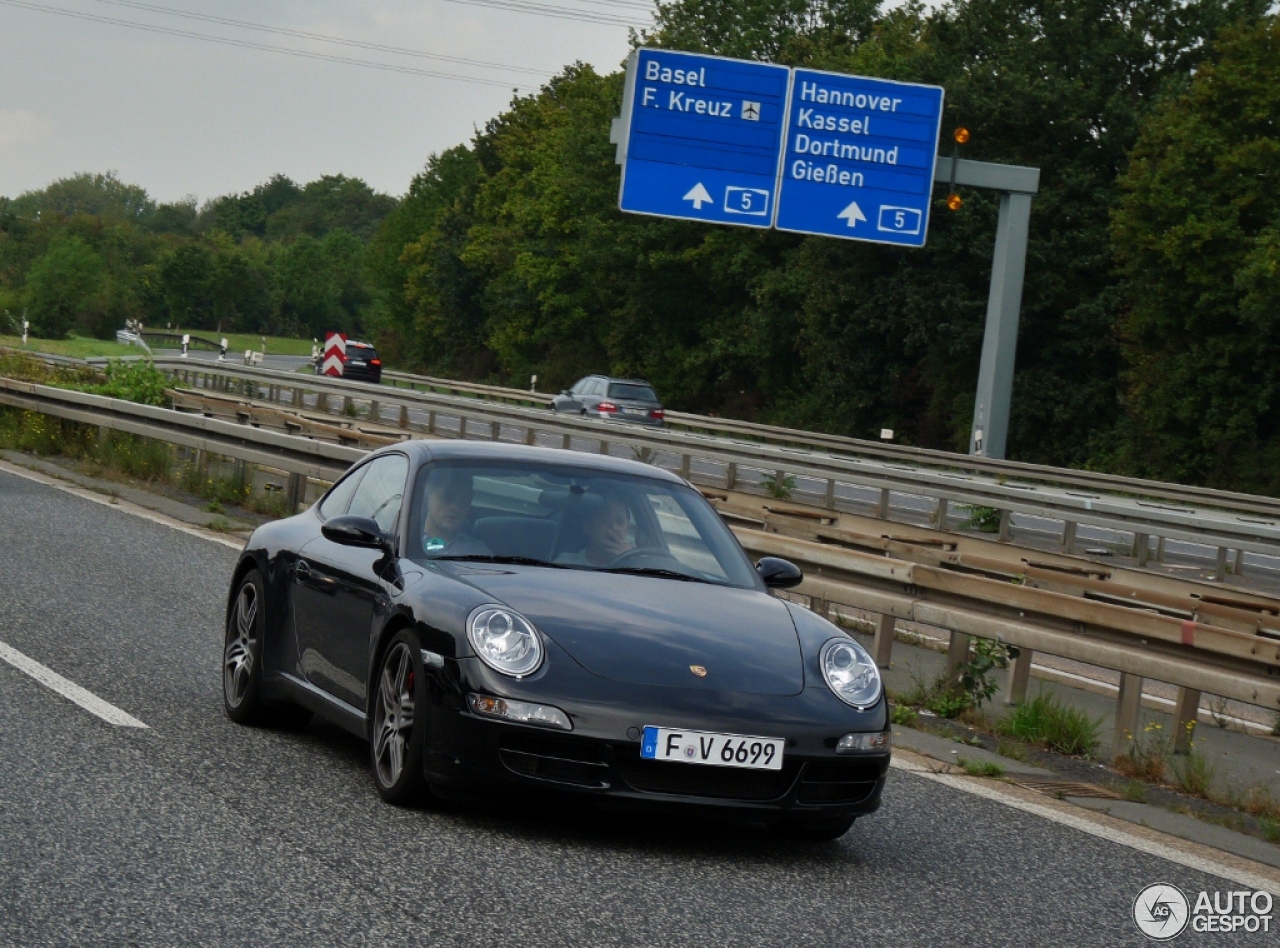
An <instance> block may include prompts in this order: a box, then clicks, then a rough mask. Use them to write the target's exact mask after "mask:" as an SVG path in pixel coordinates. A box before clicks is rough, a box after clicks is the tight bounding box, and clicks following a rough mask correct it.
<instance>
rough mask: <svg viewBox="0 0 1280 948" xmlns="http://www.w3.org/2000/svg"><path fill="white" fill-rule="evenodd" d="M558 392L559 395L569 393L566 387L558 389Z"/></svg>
mask: <svg viewBox="0 0 1280 948" xmlns="http://www.w3.org/2000/svg"><path fill="white" fill-rule="evenodd" d="M560 394H561V395H568V394H569V390H568V389H567V388H562V389H561V390H560Z"/></svg>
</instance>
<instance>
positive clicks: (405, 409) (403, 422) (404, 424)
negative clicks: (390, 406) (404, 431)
mask: <svg viewBox="0 0 1280 948" xmlns="http://www.w3.org/2000/svg"><path fill="white" fill-rule="evenodd" d="M400 427H401V428H408V427H409V406H408V405H401V406H400Z"/></svg>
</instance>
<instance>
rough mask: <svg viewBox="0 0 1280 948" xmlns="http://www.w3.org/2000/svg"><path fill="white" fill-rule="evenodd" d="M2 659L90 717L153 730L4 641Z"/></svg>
mask: <svg viewBox="0 0 1280 948" xmlns="http://www.w3.org/2000/svg"><path fill="white" fill-rule="evenodd" d="M0 659H4V661H6V662H8V663H9V664H10V665H12V666H13V667H14V668H16V669H18V671H21V672H26V673H27V674H28V675H30V676H31V677H32V678H34V679H35V680H36V681H38V682H40V684H42V685H44V686H45V687H46V688H48V689H49V690H50V691H56V692H57V693H58V694H60V695H62V697H64V698H66V699H67V700H68V701H74V702H75V703H76V704H78V705H80V707H82V708H84V709H85V710H86V711H88V712H89V713H90V714H96V715H97V716H98V717H100V718H102V720H104V721H106V722H107V723H108V724H114V725H116V726H117V727H140V728H143V729H144V730H150V728H148V727H147V726H146V725H145V724H143V723H142V722H141V721H139V720H138V719H137V718H135V717H133V716H132V715H130V714H126V713H125V712H123V711H121V710H120V709H119V708H117V707H116V706H115V705H114V704H108V703H107V702H105V701H103V700H102V699H101V698H99V697H98V696H97V695H95V694H94V693H93V692H92V691H86V690H85V689H84V688H81V687H80V686H79V685H77V684H76V683H75V682H74V681H69V680H68V679H66V678H63V677H62V676H61V675H59V674H58V673H57V672H56V671H54V670H53V669H52V668H46V667H45V666H44V665H41V664H40V663H39V662H37V661H36V660H35V659H34V658H28V657H27V656H26V655H23V654H22V653H21V652H19V651H18V650H17V649H16V648H11V647H9V646H8V645H5V644H4V643H3V642H0Z"/></svg>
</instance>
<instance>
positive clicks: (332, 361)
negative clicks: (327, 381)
mask: <svg viewBox="0 0 1280 948" xmlns="http://www.w3.org/2000/svg"><path fill="white" fill-rule="evenodd" d="M346 361H347V337H346V336H344V335H343V334H342V333H340V332H327V333H325V334H324V361H323V362H322V363H321V364H320V374H321V375H342V366H343V363H345V362H346Z"/></svg>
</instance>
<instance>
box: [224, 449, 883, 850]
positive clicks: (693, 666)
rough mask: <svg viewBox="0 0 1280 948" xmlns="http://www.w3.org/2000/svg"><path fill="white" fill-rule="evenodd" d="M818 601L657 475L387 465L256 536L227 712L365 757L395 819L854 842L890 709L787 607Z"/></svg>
mask: <svg viewBox="0 0 1280 948" xmlns="http://www.w3.org/2000/svg"><path fill="white" fill-rule="evenodd" d="M802 579H803V577H802V575H801V573H800V570H799V569H797V568H796V567H795V566H794V565H792V564H790V563H788V562H786V561H784V560H779V559H775V558H772V557H764V558H763V559H761V560H760V561H759V563H756V564H753V563H752V562H751V561H750V560H749V559H748V558H747V555H746V553H745V552H744V551H743V549H742V547H741V546H740V545H739V543H738V541H737V539H736V538H735V537H734V535H733V534H732V533H731V532H730V531H729V529H728V527H726V526H725V524H724V522H723V521H722V520H721V519H720V516H719V514H718V513H717V512H716V510H715V508H714V507H712V506H711V505H710V504H709V503H708V502H707V501H706V500H705V499H704V498H703V497H702V495H701V494H699V493H698V492H697V491H696V490H694V489H693V488H692V487H691V486H690V485H689V484H688V483H686V482H685V481H683V480H681V479H680V478H678V477H676V476H675V475H673V474H670V473H668V472H666V471H662V470H660V469H658V468H655V467H653V466H651V465H648V464H640V463H638V462H635V461H623V460H621V459H618V458H606V457H601V456H599V455H588V454H578V453H576V452H573V451H558V450H551V449H548V448H534V447H524V446H521V445H510V444H489V443H483V442H474V441H430V442H428V441H409V442H404V443H401V444H396V445H389V446H387V447H386V448H382V449H379V450H378V451H376V452H374V453H373V454H371V455H369V456H368V457H366V458H364V459H363V460H361V461H360V462H359V463H358V464H357V465H356V466H355V467H353V468H352V469H351V470H350V471H349V472H348V473H347V474H346V475H344V476H343V477H342V479H341V480H339V481H338V483H337V484H335V485H334V487H333V488H332V489H330V490H329V491H328V493H327V494H325V496H324V497H323V498H322V499H321V500H320V501H319V502H318V503H317V504H316V505H315V506H313V507H312V508H311V509H310V510H308V511H306V512H305V513H301V514H298V515H297V516H294V517H289V518H287V519H284V520H277V521H274V522H272V523H268V524H265V525H264V526H261V527H259V528H258V529H257V530H256V531H255V532H254V534H253V536H252V537H250V538H249V541H248V543H247V544H246V545H245V549H244V551H243V553H242V554H241V555H240V559H239V562H238V563H237V565H236V568H235V571H234V573H233V576H232V580H231V589H230V595H229V597H228V600H227V614H226V620H227V625H226V639H225V642H224V652H223V667H222V674H223V689H224V701H225V706H226V711H227V714H228V715H229V716H230V717H231V718H232V719H233V720H234V721H237V722H240V723H244V724H248V723H259V724H263V723H270V722H275V723H277V724H282V725H286V726H299V725H301V724H302V723H304V722H305V721H306V720H307V719H308V718H310V716H311V715H312V714H317V715H319V716H320V717H322V718H324V719H326V720H328V721H330V722H333V723H335V724H337V725H339V726H340V727H342V728H345V729H346V730H349V731H350V732H352V733H353V734H356V735H358V736H360V737H362V738H365V739H367V740H368V741H369V747H370V750H369V755H370V763H371V770H372V771H373V777H374V783H375V786H376V788H377V790H378V792H379V793H380V794H381V795H382V797H383V798H384V799H386V800H388V801H389V802H392V803H396V804H407V803H410V802H413V801H417V800H421V799H423V798H429V797H430V796H431V795H433V794H434V795H438V796H444V797H450V798H458V797H463V798H472V797H473V796H475V791H476V790H477V789H485V790H498V789H500V788H504V787H505V788H506V789H508V790H509V791H514V795H515V797H516V799H523V798H524V797H526V796H527V795H529V794H530V793H534V792H537V791H542V792H544V793H555V794H565V795H572V796H576V797H577V798H578V799H580V800H584V801H595V802H598V803H600V804H602V805H605V806H610V807H620V806H635V807H640V808H653V807H663V808H666V807H698V808H704V809H712V810H718V811H720V812H723V813H729V814H737V815H739V816H741V817H743V818H745V819H747V820H749V821H753V822H764V823H770V824H775V825H777V826H779V827H780V828H783V829H786V830H788V831H790V832H793V833H796V834H798V835H801V836H806V837H811V838H834V837H836V836H840V835H841V834H843V833H844V832H845V831H846V830H847V829H848V828H849V826H850V824H852V823H853V821H854V819H856V818H857V817H859V816H863V815H865V814H868V813H871V812H873V811H874V810H875V809H876V808H877V807H878V806H879V805H880V797H881V793H882V791H883V789H884V785H885V776H886V774H887V771H888V767H889V757H890V747H889V745H890V731H889V709H888V705H887V703H886V699H885V694H884V688H883V685H882V682H881V679H880V674H879V671H878V670H877V668H876V664H875V661H874V660H873V659H872V658H871V657H870V655H869V654H868V653H867V652H866V651H865V650H864V649H863V648H862V646H861V645H859V644H858V642H856V641H855V640H854V639H853V638H851V637H850V636H849V635H847V634H846V633H845V632H844V631H843V630H842V629H840V628H838V627H836V626H834V625H832V624H831V623H830V622H828V621H827V620H826V619H823V618H821V617H820V616H818V615H817V614H816V613H814V612H811V611H809V610H808V609H806V608H804V607H802V606H799V605H797V604H795V603H792V602H788V601H786V600H783V599H780V598H777V597H775V596H774V595H772V593H773V591H774V590H777V589H780V588H788V587H793V586H795V585H796V584H798V583H800V582H801V581H802ZM246 746H248V745H246ZM256 746H258V748H259V749H260V750H261V751H263V752H264V753H271V752H273V748H274V750H279V749H280V748H279V747H278V746H275V745H269V744H264V743H261V742H259V743H258V745H256ZM496 812H506V807H505V806H503V807H502V808H500V809H498V810H496Z"/></svg>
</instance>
